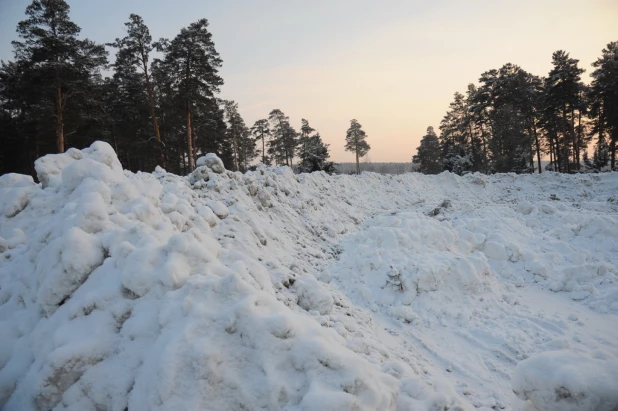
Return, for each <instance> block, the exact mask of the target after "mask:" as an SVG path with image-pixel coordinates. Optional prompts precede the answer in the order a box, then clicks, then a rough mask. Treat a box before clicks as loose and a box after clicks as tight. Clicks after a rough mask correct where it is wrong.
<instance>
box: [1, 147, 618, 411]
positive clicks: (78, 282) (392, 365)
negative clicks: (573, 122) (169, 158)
mask: <svg viewBox="0 0 618 411" xmlns="http://www.w3.org/2000/svg"><path fill="white" fill-rule="evenodd" d="M200 160H201V161H200V162H198V165H200V167H199V168H198V169H197V170H196V171H195V172H193V173H192V174H191V175H190V176H187V177H179V176H176V175H173V174H169V173H166V172H165V171H164V170H162V169H157V170H156V171H155V172H154V173H152V174H148V173H136V174H133V173H130V172H128V171H124V170H122V167H121V165H120V163H119V161H118V159H117V157H116V155H115V153H114V152H113V150H112V149H111V147H110V146H109V145H107V144H106V143H101V142H96V143H94V144H93V145H92V146H91V147H90V148H87V149H84V150H81V151H80V150H76V149H71V150H68V151H67V153H65V154H59V155H50V156H46V157H43V158H42V159H39V160H38V161H37V163H36V169H37V173H38V176H39V180H40V181H41V183H42V184H38V185H37V184H34V182H33V181H32V179H31V178H30V177H27V176H20V175H14V174H9V175H5V176H1V177H0V190H1V191H0V212H1V213H2V214H0V223H1V224H0V253H1V254H0V259H1V260H0V304H1V305H0V328H1V329H2V333H1V335H0V407H3V409H19V410H29V409H58V410H61V409H73V410H88V409H93V410H94V409H97V410H98V409H109V410H124V409H126V408H128V409H130V410H140V409H151V410H157V409H159V410H168V409H190V408H191V409H212V410H224V409H225V410H237V409H238V410H242V409H245V410H252V409H265V410H270V409H272V410H274V409H286V410H320V411H324V410H346V409H350V410H353V409H360V410H395V409H397V410H408V409H421V410H422V409H450V410H455V409H472V408H474V407H476V408H481V407H484V406H485V407H494V408H505V407H506V408H510V407H511V406H512V404H511V403H512V402H513V401H514V396H513V394H512V392H511V391H510V388H511V387H510V383H509V381H508V380H509V379H510V373H511V371H512V370H513V368H514V367H515V364H516V363H517V362H519V361H520V360H523V359H524V358H526V357H528V356H529V355H533V354H536V353H538V352H540V351H543V349H542V348H540V345H539V344H536V345H535V344H533V342H534V341H533V339H534V338H541V339H542V337H543V336H549V331H547V330H546V329H532V328H530V333H528V334H526V335H525V336H518V337H517V338H519V340H517V341H515V342H512V341H511V340H512V339H515V340H516V338H515V337H514V336H513V335H512V333H511V331H509V330H508V329H506V328H504V329H501V328H500V326H499V324H500V323H501V321H502V322H507V323H508V322H510V323H509V326H511V327H518V326H521V325H522V324H524V322H523V320H521V318H523V314H521V313H520V312H519V311H517V310H519V308H518V304H520V305H521V301H520V294H521V293H520V291H518V289H517V288H519V287H524V288H523V289H525V287H528V286H538V287H540V288H541V289H543V290H547V289H550V290H552V291H556V292H561V293H562V294H564V295H566V296H569V297H570V298H571V299H572V300H576V301H581V302H580V303H577V304H580V305H581V306H584V305H587V306H588V307H591V308H593V309H595V310H597V312H601V313H603V312H607V314H605V315H607V316H612V317H611V318H613V319H615V318H616V317H615V315H616V312H617V311H618V289H616V287H615V282H616V281H615V280H616V275H617V273H618V271H617V269H616V265H618V261H617V260H616V257H615V255H616V251H618V247H617V241H616V229H617V227H618V223H617V219H616V208H617V205H618V199H617V198H616V193H617V192H618V178H617V176H616V174H606V175H600V176H590V175H581V176H580V175H578V176H564V175H558V174H550V173H546V174H543V175H541V176H536V175H535V176H515V175H500V176H491V177H487V176H478V175H472V176H466V177H457V176H454V175H452V174H448V173H445V174H441V175H439V176H423V175H420V174H407V175H403V176H383V175H377V174H364V175H362V176H361V177H355V176H327V175H326V174H324V173H314V174H310V175H294V174H293V173H292V172H291V171H290V170H289V168H285V167H281V168H277V167H270V168H265V167H263V168H259V169H258V170H257V171H255V172H248V173H246V174H244V175H243V174H240V173H233V172H230V171H225V170H222V169H221V168H220V167H219V166H220V164H219V162H218V161H217V160H218V159H216V156H215V157H213V156H210V157H208V158H203V159H200ZM550 194H553V195H554V197H553V198H550ZM444 200H450V201H451V203H449V202H446V201H444ZM577 247H581V248H582V249H585V252H583V253H579V252H577V251H576V248H577ZM597 249H598V250H597ZM595 250H596V251H595ZM612 253H613V254H612ZM339 257H341V258H339ZM573 304H575V303H573ZM584 308H585V307H584ZM509 311H517V312H518V315H517V316H507V317H505V316H504V313H505V312H507V313H508V312H509ZM524 311H525V310H524ZM520 314H521V315H520ZM535 320H537V321H538V319H535ZM479 324H482V325H479ZM438 326H440V327H443V328H445V329H454V330H456V331H457V332H459V333H460V334H461V335H463V336H464V337H465V338H467V339H474V338H476V337H478V334H472V333H469V332H468V331H467V330H469V329H476V330H481V331H483V332H487V330H489V329H490V328H491V327H492V326H493V327H497V328H498V329H499V330H500V333H498V334H496V335H493V336H492V338H497V339H501V341H511V342H512V344H511V345H510V346H509V344H506V349H505V351H504V352H506V354H504V353H503V354H502V355H503V356H505V357H508V358H510V360H509V361H506V363H508V364H507V365H504V364H498V366H495V364H494V365H492V367H493V368H494V371H491V370H490V371H491V372H490V371H488V372H487V373H486V374H483V375H481V376H478V375H476V374H475V373H476V370H475V369H474V367H473V364H471V363H466V362H465V361H462V362H461V364H460V365H459V366H458V365H457V364H455V366H453V364H452V361H453V360H452V359H448V358H446V357H445V356H444V350H442V351H441V347H440V344H434V342H433V341H432V339H431V338H430V337H431V335H432V334H431V333H433V332H434V329H435V327H438ZM547 328H551V327H547ZM385 330H387V331H388V332H385ZM559 331H561V330H559ZM435 332H438V331H435ZM534 333H536V335H537V337H533V336H532V334H534ZM387 334H388V335H387ZM436 335H437V334H436ZM539 335H540V336H541V337H538V336H539ZM391 338H392V340H389V339H391ZM397 338H399V340H397ZM547 338H548V339H551V338H550V337H547ZM490 340H491V339H487V340H486V341H485V342H487V341H490ZM541 342H547V341H541ZM462 344H463V343H462ZM558 348H568V344H567V346H565V345H564V344H562V345H559V347H558ZM593 348H594V349H595V350H596V351H595V352H593V353H589V352H586V351H582V350H579V351H577V350H571V351H568V350H562V351H557V354H555V355H564V356H565V357H564V358H570V359H571V360H569V361H570V362H569V361H563V362H564V363H573V364H578V365H577V366H578V367H588V369H589V370H597V371H598V370H600V371H598V372H597V374H599V373H600V375H605V379H606V380H607V379H609V380H610V381H611V379H612V378H613V377H615V374H612V372H611V370H610V371H608V370H607V369H605V368H604V366H603V364H600V365H599V364H598V360H597V359H598V358H600V357H599V355H600V354H599V352H602V358H604V360H605V361H606V362H607V363H608V364H614V365H615V364H616V356H615V354H616V351H615V350H614V351H611V350H610V351H607V350H605V351H603V350H602V349H603V347H601V346H595V347H593ZM509 350H510V351H509ZM545 350H549V349H547V348H545ZM573 352H576V353H577V354H579V356H577V355H575V354H573ZM539 355H543V354H539ZM594 355H596V357H594ZM582 356H583V357H582ZM582 358H583V359H582ZM595 358H597V359H595ZM550 360H551V359H550ZM550 360H548V359H547V358H541V357H539V360H538V361H535V357H534V356H533V357H532V358H530V359H529V360H527V364H529V365H528V366H525V364H524V366H523V367H521V369H520V368H518V370H519V371H518V373H519V374H516V375H517V378H516V379H515V380H514V381H513V389H515V390H516V391H517V395H518V396H519V397H520V398H522V399H526V400H529V401H531V402H532V404H534V405H536V406H537V407H542V408H546V409H551V407H555V409H566V408H564V407H565V404H566V406H571V407H576V408H573V409H591V410H592V409H600V408H598V407H599V406H608V407H609V406H610V405H612V404H614V405H613V406H615V405H616V404H618V400H616V398H615V396H612V395H611V393H610V394H608V393H607V390H606V389H605V388H604V386H602V384H601V385H598V386H597V388H596V389H586V387H585V386H584V388H582V384H583V383H585V382H586V381H584V382H583V383H582V381H579V380H576V379H575V380H574V379H573V378H570V376H571V375H572V373H573V369H569V368H568V367H567V369H566V371H565V370H563V372H562V371H561V372H559V373H556V374H555V375H553V376H549V377H548V376H546V375H543V374H542V373H539V372H534V368H535V367H538V366H539V364H541V362H542V361H545V362H546V363H547V362H548V361H550ZM556 361H558V362H559V361H560V360H556ZM595 361H596V362H595ZM445 362H448V363H445ZM523 363H526V361H524V362H523ZM582 364H584V365H582ZM591 364H592V365H591ZM465 367H470V370H466V369H465ZM595 367H596V368H595ZM449 368H450V370H449ZM489 368H491V367H489ZM563 368H564V367H563ZM531 370H532V371H531ZM492 372H493V374H492ZM604 373H605V374H604ZM481 374H482V372H481ZM451 375H453V376H455V375H456V376H457V377H458V378H460V379H462V380H463V383H461V384H460V383H459V382H457V381H458V380H455V378H452V376H451ZM496 378H497V379H498V380H499V381H498V382H497V383H495V387H494V386H491V387H487V386H485V385H488V386H490V385H492V384H493V382H492V379H496ZM539 378H540V379H541V380H542V381H543V382H544V385H543V387H544V391H543V390H538V389H537V388H538V386H539V383H538V380H539ZM552 378H553V379H552ZM466 379H467V380H468V381H467V382H466ZM573 381H575V382H573ZM467 384H469V385H471V386H472V388H470V387H468V386H467ZM569 384H570V385H569ZM565 385H566V388H565V387H564V386H565ZM531 387H532V388H531ZM558 389H560V390H562V391H559V390H558ZM582 390H583V391H582ZM557 392H558V393H559V394H560V395H558V396H557V395H556V393H557ZM590 393H593V394H594V395H592V394H590ZM615 400H616V402H614V403H612V401H615ZM595 401H596V402H595ZM599 404H600V405H599ZM586 407H587V408H586ZM591 407H592V408H591ZM595 407H597V408H595ZM607 409H612V408H607Z"/></svg>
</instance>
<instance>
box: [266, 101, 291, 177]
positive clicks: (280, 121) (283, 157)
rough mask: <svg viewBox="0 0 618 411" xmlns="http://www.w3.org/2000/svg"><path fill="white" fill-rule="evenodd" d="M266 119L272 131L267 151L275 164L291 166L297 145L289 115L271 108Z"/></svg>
mask: <svg viewBox="0 0 618 411" xmlns="http://www.w3.org/2000/svg"><path fill="white" fill-rule="evenodd" d="M268 119H269V121H270V130H271V133H272V140H271V141H270V144H269V146H270V147H269V148H268V153H269V154H271V156H272V158H273V159H274V160H275V162H276V164H280V165H281V164H283V165H287V166H288V167H290V168H293V166H294V156H295V154H296V148H297V146H298V133H297V132H296V130H294V128H293V127H292V126H291V125H290V119H289V117H287V116H286V115H285V114H283V112H282V111H281V110H279V109H274V110H272V111H271V112H270V114H269V116H268Z"/></svg>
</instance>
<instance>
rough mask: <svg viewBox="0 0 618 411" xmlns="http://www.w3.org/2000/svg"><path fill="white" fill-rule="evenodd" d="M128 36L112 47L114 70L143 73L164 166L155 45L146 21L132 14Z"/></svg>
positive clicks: (127, 24)
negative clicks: (152, 68) (154, 69)
mask: <svg viewBox="0 0 618 411" xmlns="http://www.w3.org/2000/svg"><path fill="white" fill-rule="evenodd" d="M125 26H126V30H127V35H126V36H125V37H123V38H122V39H116V41H115V42H114V43H111V44H110V45H111V46H113V47H116V48H117V49H118V53H117V54H116V61H115V63H114V68H115V71H116V75H123V74H124V75H132V76H135V74H136V73H135V71H136V70H140V71H141V76H139V77H140V78H141V80H142V81H143V84H144V88H145V91H146V96H147V98H148V105H149V107H150V116H151V117H152V125H153V128H154V133H155V139H156V143H157V150H158V151H159V157H160V161H161V164H164V157H163V145H162V139H161V131H160V129H159V121H158V119H157V113H156V104H155V96H154V89H153V84H152V78H151V73H150V71H149V70H150V63H149V61H150V53H151V52H152V51H153V50H154V49H155V44H154V43H153V42H152V36H151V35H150V31H149V30H148V27H147V26H146V24H145V23H144V20H143V19H142V18H141V17H140V16H138V15H137V14H131V15H130V16H129V21H128V22H127V23H125Z"/></svg>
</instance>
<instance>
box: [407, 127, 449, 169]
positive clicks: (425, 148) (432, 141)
mask: <svg viewBox="0 0 618 411" xmlns="http://www.w3.org/2000/svg"><path fill="white" fill-rule="evenodd" d="M412 162H413V163H416V164H419V165H420V167H419V171H420V172H421V173H423V174H439V173H440V172H441V171H442V162H441V159H440V141H439V140H438V136H437V135H436V132H435V131H434V130H433V127H431V126H429V127H427V134H425V135H424V136H423V138H422V139H421V144H420V146H418V148H417V149H416V155H415V156H414V157H413V158H412Z"/></svg>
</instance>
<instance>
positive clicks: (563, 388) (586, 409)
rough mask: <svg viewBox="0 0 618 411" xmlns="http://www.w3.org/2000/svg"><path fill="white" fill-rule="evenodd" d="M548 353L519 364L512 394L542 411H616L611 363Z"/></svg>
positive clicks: (616, 376) (617, 377)
mask: <svg viewBox="0 0 618 411" xmlns="http://www.w3.org/2000/svg"><path fill="white" fill-rule="evenodd" d="M607 360H608V359H606V358H603V359H596V358H589V357H581V356H578V355H577V354H572V353H571V352H568V351H549V352H545V353H542V354H538V355H536V356H534V357H532V358H529V359H527V360H525V361H522V362H521V363H520V364H519V365H518V366H517V368H516V369H515V373H514V374H513V384H512V385H513V391H514V392H515V394H517V396H518V397H519V398H521V399H522V400H529V401H530V402H531V403H532V404H533V405H534V406H535V407H536V408H537V409H539V410H544V411H593V410H597V411H611V410H615V409H617V408H618V390H617V389H616V384H617V383H618V369H616V366H615V360H616V359H614V363H613V364H612V363H611V362H609V363H608V361H607Z"/></svg>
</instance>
